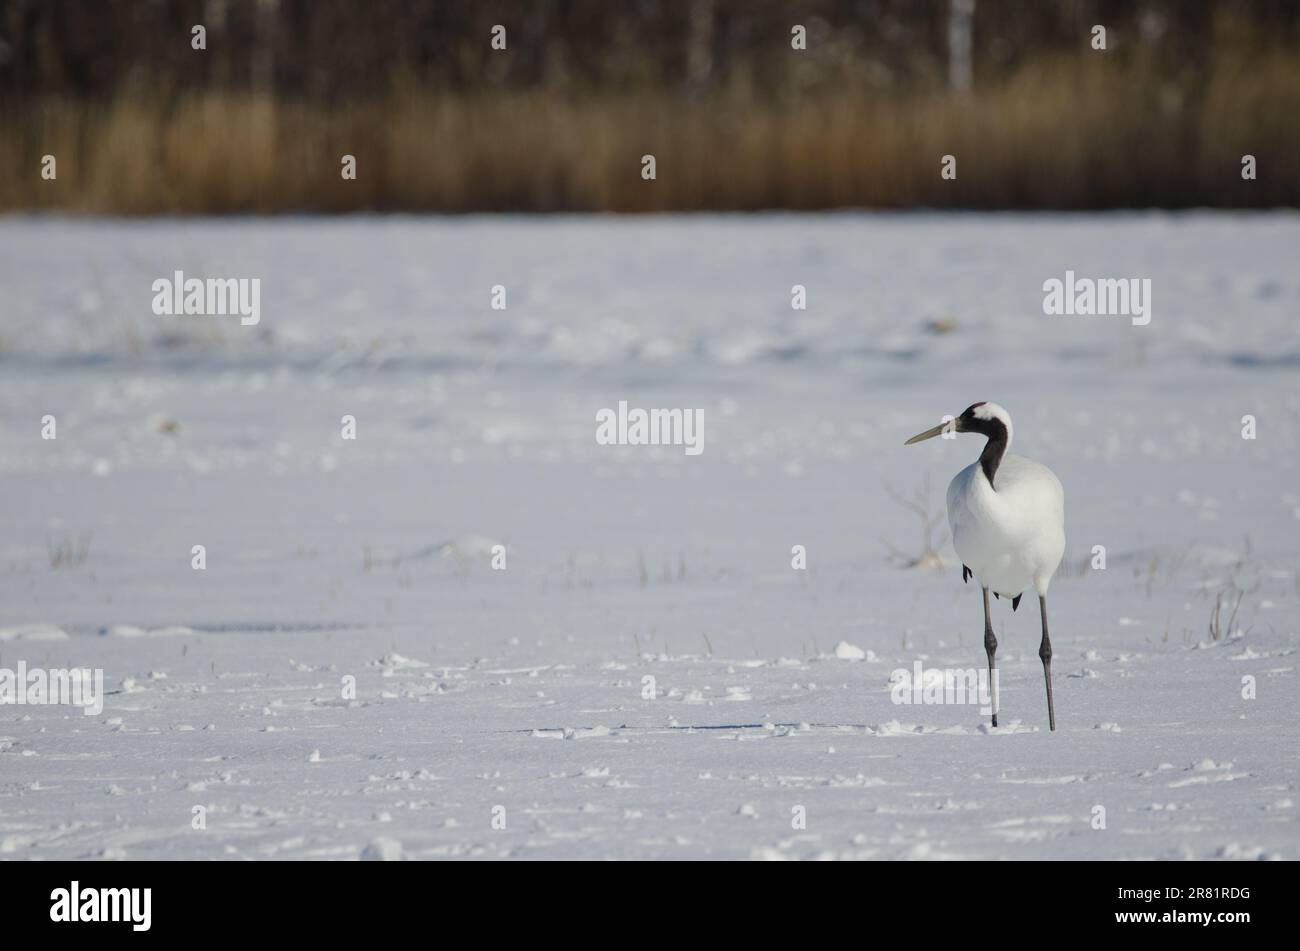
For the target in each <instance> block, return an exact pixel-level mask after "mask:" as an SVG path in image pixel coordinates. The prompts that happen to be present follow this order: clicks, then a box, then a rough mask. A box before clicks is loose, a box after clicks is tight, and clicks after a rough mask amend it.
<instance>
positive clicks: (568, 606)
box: [0, 214, 1300, 859]
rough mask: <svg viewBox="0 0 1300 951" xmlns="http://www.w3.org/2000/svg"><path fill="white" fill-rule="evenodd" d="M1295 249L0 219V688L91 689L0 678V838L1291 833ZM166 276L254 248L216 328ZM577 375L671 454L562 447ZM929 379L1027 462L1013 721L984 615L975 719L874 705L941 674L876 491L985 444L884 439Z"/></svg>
mask: <svg viewBox="0 0 1300 951" xmlns="http://www.w3.org/2000/svg"><path fill="white" fill-rule="evenodd" d="M1297 249H1300V216H1297V215H1294V214H1269V215H1221V214H1196V215H1188V216H1169V215H1159V214H1140V215H1113V216H1094V217H1090V216H1083V217H1057V216H1025V215H989V216H977V215H969V216H960V217H955V216H945V215H937V214H934V215H915V216H868V215H828V216H784V215H781V216H778V215H773V216H759V217H698V218H696V217H686V218H671V217H669V218H632V219H618V218H609V217H594V218H529V219H516V218H467V219H420V218H402V217H395V218H354V219H319V220H315V219H296V220H282V221H255V220H237V219H236V220H171V221H147V222H145V221H142V222H118V221H77V220H61V219H40V218H26V217H8V218H0V445H2V446H3V452H0V487H2V489H3V491H2V492H0V668H10V669H14V668H16V666H17V665H18V664H19V663H20V662H24V663H26V664H27V665H28V666H29V667H41V668H61V667H88V668H101V669H102V670H103V671H104V677H105V688H106V690H108V691H110V694H109V695H108V696H107V697H106V698H105V699H104V708H103V711H102V713H100V714H99V715H95V716H87V715H84V714H83V713H82V712H81V711H80V710H77V709H75V708H72V707H69V706H66V705H65V706H52V705H45V706H22V707H18V706H0V859H27V858H41V859H48V858H127V859H132V858H202V859H236V858H245V859H250V858H252V859H255V858H271V857H278V858H333V859H352V858H357V857H361V856H363V855H368V856H381V857H384V856H387V857H396V856H399V855H400V856H403V857H406V858H441V857H474V858H497V857H514V858H575V857H597V858H606V857H614V858H631V857H649V858H693V857H714V858H750V857H755V858H824V857H830V858H931V859H933V858H1132V859H1165V858H1215V857H1221V858H1229V859H1256V858H1296V857H1298V856H1300V822H1298V821H1297V819H1298V816H1300V809H1298V807H1297V804H1296V802H1295V800H1296V798H1297V788H1296V786H1297V781H1298V779H1300V777H1298V769H1297V765H1298V764H1300V711H1298V709H1297V698H1298V697H1300V690H1298V688H1300V681H1298V678H1297V674H1296V665H1297V654H1296V649H1297V645H1298V644H1300V553H1298V550H1300V546H1298V545H1297V537H1298V536H1300V425H1298V422H1300V270H1298V269H1297V267H1296V264H1297ZM1067 269H1072V270H1074V271H1075V272H1076V273H1078V274H1079V275H1089V276H1095V277H1145V278H1150V279H1151V281H1152V295H1153V296H1152V319H1151V322H1150V324H1149V325H1147V326H1145V327H1141V326H1133V325H1132V323H1131V321H1129V320H1128V319H1124V318H1099V317H1047V316H1044V314H1043V310H1042V301H1043V290H1042V285H1043V282H1044V281H1046V280H1048V279H1050V278H1053V277H1055V278H1062V277H1063V276H1064V274H1065V272H1066V270H1067ZM176 270H183V271H184V272H185V273H186V275H193V276H204V277H210V276H220V277H245V278H259V279H260V280H261V286H262V290H261V322H260V323H259V324H258V325H256V326H241V325H240V323H239V321H238V320H237V319H232V318H203V317H188V318H186V317H170V318H169V317H157V316H154V314H153V313H152V312H151V309H150V302H151V299H152V296H153V294H152V291H151V283H152V282H153V281H154V280H155V279H156V278H160V277H170V276H171V275H172V273H173V272H174V271H176ZM795 284H802V285H805V286H806V288H807V302H808V306H807V310H806V311H796V310H792V308H791V306H790V301H791V286H792V285H795ZM494 285H502V286H504V287H505V288H506V291H507V309H506V310H504V311H501V310H493V309H492V308H491V307H490V306H489V304H490V300H491V289H492V287H493V286H494ZM620 400H627V401H628V402H629V403H630V404H631V405H632V406H640V407H679V408H701V409H703V411H704V424H705V425H704V440H705V442H704V445H705V450H704V452H703V453H702V454H701V455H699V456H693V457H688V456H686V455H685V454H684V452H683V451H682V449H681V448H680V447H622V446H614V447H610V446H601V445H597V443H596V440H595V438H594V433H595V414H596V412H597V410H599V409H601V408H603V407H615V406H617V404H618V402H619V401H620ZM978 400H991V401H997V402H999V403H1001V404H1002V405H1004V406H1005V407H1007V409H1008V410H1010V412H1011V414H1012V415H1013V417H1014V420H1015V424H1016V437H1015V447H1014V451H1016V452H1020V453H1023V454H1025V455H1028V456H1031V457H1033V458H1037V459H1038V460H1040V461H1042V462H1044V463H1046V464H1048V465H1050V466H1051V467H1052V468H1053V469H1055V471H1056V472H1057V474H1058V475H1059V476H1060V478H1061V481H1062V482H1063V483H1064V485H1065V490H1066V518H1067V524H1066V531H1067V539H1068V542H1067V550H1066V558H1065V563H1064V564H1063V565H1062V569H1061V572H1060V574H1059V575H1058V577H1057V580H1056V582H1055V585H1054V587H1053V588H1052V595H1051V598H1050V600H1049V606H1050V607H1051V609H1052V622H1053V623H1052V639H1053V644H1054V646H1055V652H1056V660H1055V664H1054V667H1055V687H1056V706H1057V716H1058V721H1059V722H1058V726H1059V729H1058V730H1057V732H1056V733H1055V734H1051V733H1049V732H1048V730H1047V712H1046V703H1045V699H1044V696H1043V684H1042V668H1041V666H1040V664H1039V661H1038V657H1037V649H1038V640H1039V628H1038V617H1037V609H1036V605H1035V604H1034V603H1033V596H1032V593H1031V594H1030V595H1029V596H1028V597H1027V598H1026V602H1027V603H1026V604H1024V605H1022V606H1023V607H1026V608H1027V610H1025V611H1020V612H1018V613H1016V614H1012V613H1011V610H1010V606H1009V604H1008V603H1007V602H1006V601H1001V602H995V613H994V620H995V627H996V629H997V631H998V637H999V640H1000V642H1001V647H1000V650H999V660H1000V662H1001V667H1002V681H1001V687H1002V697H1001V706H1002V720H1001V722H1002V724H1003V725H1002V727H1001V728H999V729H997V730H991V729H990V728H989V727H988V726H987V717H984V716H982V715H981V714H980V712H979V709H978V707H976V706H973V705H936V704H930V705H899V704H895V703H894V702H892V700H891V692H890V675H891V672H892V671H893V670H895V669H896V668H908V669H910V668H911V667H912V665H913V664H914V663H915V662H916V661H921V662H922V663H923V664H925V665H926V666H930V667H952V668H973V669H978V668H980V667H982V666H983V665H984V660H985V659H984V651H983V645H982V625H983V621H982V614H981V607H980V598H979V592H978V588H977V587H976V586H975V585H974V584H968V585H963V584H962V582H961V568H960V564H959V563H958V562H957V560H956V559H955V556H954V555H953V552H952V550H951V546H950V545H948V544H947V543H946V540H945V539H946V525H944V524H943V520H942V519H940V521H939V528H938V529H937V530H936V532H935V538H934V541H935V544H936V547H939V549H940V552H941V554H942V555H943V559H944V565H943V567H942V568H941V569H934V568H929V567H909V566H908V564H907V562H908V561H909V560H910V559H912V558H916V557H917V556H919V555H921V553H922V548H923V540H922V530H921V521H920V519H919V517H918V516H917V515H916V514H915V513H913V512H912V511H909V509H908V508H907V507H906V506H905V505H903V504H900V500H899V498H897V497H901V498H902V499H903V500H908V499H911V498H912V497H913V495H914V493H916V492H918V491H920V490H921V489H922V488H923V485H924V482H925V480H926V479H927V477H928V479H929V483H930V489H929V506H930V508H931V510H932V511H933V512H936V513H937V512H941V511H942V507H943V493H944V490H945V487H946V485H947V481H948V479H949V478H950V477H951V476H952V475H953V474H954V473H955V472H956V471H957V470H958V469H959V468H961V467H962V466H964V465H966V464H967V463H969V462H971V461H972V460H973V459H974V458H975V457H976V455H977V454H978V453H979V450H980V448H981V446H982V444H983V440H982V439H981V438H979V437H976V436H959V437H957V439H955V440H952V441H949V440H941V439H936V440H933V441H931V442H927V443H925V444H923V445H921V446H914V447H908V448H904V447H903V441H904V440H905V439H906V438H907V437H908V436H911V435H912V434H914V433H917V432H919V431H920V430H922V429H926V428H929V427H930V426H933V425H935V424H936V423H938V422H939V420H940V417H941V416H942V415H943V414H945V413H953V414H956V413H960V412H961V410H962V409H963V408H965V407H966V406H967V405H969V404H970V403H972V402H975V401H978ZM47 415H52V416H53V417H55V421H56V424H57V430H56V433H57V438H55V439H43V438H42V418H43V417H44V416H47ZM345 415H351V416H354V417H355V419H356V428H357V438H356V439H355V440H345V439H343V438H342V437H341V423H340V420H341V418H342V417H343V416H345ZM1246 415H1251V416H1253V417H1255V420H1256V426H1257V438H1255V439H1253V440H1249V439H1243V438H1242V428H1243V423H1242V417H1243V416H1246ZM896 496H897V497H896ZM941 543H942V544H941ZM496 544H501V545H503V546H505V550H506V564H507V567H506V569H505V570H493V568H492V566H491V564H490V561H491V558H492V555H491V551H492V546H493V545H496ZM195 545H203V546H205V549H206V569H205V570H201V571H199V570H194V569H193V568H192V567H191V559H192V554H191V552H192V549H193V546H195ZM794 545H803V546H805V547H806V550H807V570H806V571H797V570H794V569H792V567H791V559H792V556H791V548H792V546H794ZM1097 545H1102V546H1104V547H1105V551H1106V567H1105V569H1104V570H1097V569H1094V568H1093V567H1092V565H1091V562H1092V558H1093V554H1092V553H1093V549H1094V546H1097ZM1216 602H1218V603H1219V604H1220V611H1219V625H1218V626H1219V636H1218V637H1217V638H1215V637H1214V636H1212V633H1211V625H1212V616H1213V615H1214V613H1215V605H1216ZM647 676H649V677H653V678H654V680H653V687H654V694H655V695H654V698H653V699H645V698H644V696H643V691H644V690H645V684H646V683H647V681H646V680H645V679H644V678H646V677H647ZM348 678H354V681H351V680H348ZM1248 678H1253V681H1250V680H1248ZM351 682H355V697H351V696H350V695H348V694H347V692H346V689H345V684H347V683H351ZM1251 682H1253V684H1254V697H1253V699H1247V698H1246V697H1244V696H1243V693H1249V692H1250V691H1249V690H1248V689H1247V687H1246V686H1244V683H1251ZM196 807H202V810H199V811H198V812H197V813H196ZM498 807H499V808H498ZM1097 807H1102V809H1104V819H1105V822H1104V828H1098V827H1097V826H1098V822H1097V817H1098V816H1099V815H1100V814H1101V813H1099V812H1098V810H1097ZM801 810H802V811H801ZM800 814H802V815H804V816H806V822H804V823H802V825H803V826H804V827H803V828H799V827H798V826H800V825H801V823H799V822H798V821H797V820H798V818H799V816H800ZM196 815H199V816H202V817H203V818H204V820H205V825H206V828H201V829H196V828H194V827H193V826H194V825H195V824H196V818H195V817H196ZM494 819H495V820H496V821H495V822H494ZM502 825H504V828H501V827H500V826H502Z"/></svg>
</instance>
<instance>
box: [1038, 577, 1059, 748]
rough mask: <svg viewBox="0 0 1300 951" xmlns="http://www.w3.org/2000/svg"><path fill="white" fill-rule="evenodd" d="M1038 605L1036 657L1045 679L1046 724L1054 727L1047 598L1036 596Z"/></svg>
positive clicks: (1051, 727)
mask: <svg viewBox="0 0 1300 951" xmlns="http://www.w3.org/2000/svg"><path fill="white" fill-rule="evenodd" d="M1038 606H1039V607H1040V608H1041V609H1042V612H1043V642H1042V643H1041V644H1039V645H1038V657H1039V659H1040V660H1042V662H1043V676H1044V677H1045V678H1046V679H1047V725H1048V728H1049V729H1052V730H1055V729H1056V706H1055V705H1054V704H1053V703H1052V641H1051V639H1050V638H1049V637H1048V636H1047V598H1046V597H1045V596H1043V595H1041V594H1040V595H1039V596H1038Z"/></svg>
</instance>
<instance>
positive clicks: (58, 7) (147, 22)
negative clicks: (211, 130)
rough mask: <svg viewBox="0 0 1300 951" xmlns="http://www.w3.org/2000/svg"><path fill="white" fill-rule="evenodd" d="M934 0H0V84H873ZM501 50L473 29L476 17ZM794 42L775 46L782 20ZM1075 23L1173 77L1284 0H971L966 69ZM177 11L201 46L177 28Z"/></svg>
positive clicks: (11, 92)
mask: <svg viewBox="0 0 1300 951" xmlns="http://www.w3.org/2000/svg"><path fill="white" fill-rule="evenodd" d="M950 12H951V10H950V3H949V0H929V2H926V0H803V2H800V3H790V2H788V0H624V2H614V0H527V2H524V0H516V2H506V0H503V2H492V0H0V97H3V98H6V99H8V100H10V101H11V102H12V101H13V100H15V99H19V100H21V99H24V98H27V97H32V96H37V95H59V96H72V97H78V98H95V97H109V96H113V95H116V94H119V93H139V92H150V93H153V94H160V95H162V96H170V95H175V94H178V93H183V92H186V91H189V90H194V89H211V88H214V87H216V88H227V89H234V90H245V89H258V90H262V89H265V90H270V91H272V92H274V93H275V94H277V95H281V96H289V97H296V98H302V99H307V100H312V101H328V102H337V101H340V100H346V99H351V98H364V97H366V96H368V95H372V94H376V93H382V92H384V91H386V90H387V89H388V88H389V87H390V86H391V85H392V84H394V83H397V82H402V81H406V82H414V83H419V84H421V85H424V86H432V87H434V88H440V89H447V90H454V91H457V92H462V93H464V92H470V93H473V92H478V91H482V92H484V93H488V92H492V91H496V90H502V89H519V88H539V87H540V88H544V89H547V90H548V91H553V92H555V93H556V94H560V95H572V96H580V95H583V94H587V93H590V92H592V91H594V90H600V91H617V92H626V91H629V90H653V91H655V92H659V93H664V92H669V93H673V94H679V95H683V96H690V95H695V94H698V93H699V92H701V91H713V90H717V91H729V90H730V91H742V92H744V93H745V94H750V95H754V96H759V97H778V98H779V97H781V96H783V95H786V94H788V93H792V92H799V93H806V92H810V91H811V92H814V93H819V94H827V95H830V94H833V93H834V92H835V91H836V90H837V89H841V88H843V87H844V86H845V85H854V86H863V85H865V86H867V87H870V88H872V89H876V90H879V91H880V92H882V93H886V94H888V93H891V92H893V93H904V92H908V91H913V90H916V89H924V88H927V87H939V86H942V84H943V83H944V82H945V80H946V76H947V72H946V63H947V57H948V22H949V16H950ZM497 23H500V24H503V25H504V26H505V27H506V29H507V36H508V41H509V49H508V52H507V53H505V54H500V53H495V52H493V51H492V50H491V49H490V48H489V43H488V40H489V35H490V31H491V28H492V26H493V25H494V24H497ZM794 23H802V24H803V25H805V26H806V27H807V29H808V54H807V55H806V56H803V57H793V56H791V55H789V54H790V52H791V51H790V28H791V25H792V24H794ZM1094 23H1101V24H1104V25H1106V27H1107V30H1108V34H1109V43H1110V45H1111V47H1112V53H1113V55H1116V56H1121V57H1122V56H1128V55H1135V52H1136V51H1137V50H1138V49H1139V48H1140V49H1141V50H1142V51H1143V55H1153V54H1154V55H1155V56H1156V57H1158V59H1159V62H1160V66H1161V69H1162V70H1163V71H1165V72H1167V73H1168V74H1169V75H1170V76H1171V77H1172V78H1175V79H1178V78H1186V76H1187V74H1188V73H1189V72H1190V73H1194V72H1196V71H1198V70H1199V69H1200V68H1201V67H1202V66H1203V65H1204V63H1205V60H1206V59H1207V58H1208V57H1211V56H1213V55H1214V52H1215V50H1216V48H1218V47H1220V46H1221V45H1222V44H1225V43H1240V42H1250V43H1259V42H1267V43H1275V44H1279V45H1281V44H1287V45H1290V47H1291V48H1292V49H1293V50H1294V49H1295V48H1296V42H1297V37H1298V35H1300V27H1298V23H1300V3H1295V2H1293V0H1196V2H1192V0H1061V2H1050V0H978V2H977V4H976V8H975V11H974V17H973V41H974V42H973V54H974V77H975V85H976V88H977V89H978V88H979V86H980V85H981V84H982V83H988V82H995V81H997V79H998V78H1000V76H1002V75H1005V74H1006V73H1008V72H1010V71H1013V70H1014V69H1015V68H1016V67H1017V66H1018V65H1019V64H1021V63H1022V62H1024V61H1025V60H1026V59H1029V58H1033V57H1038V58H1042V57H1050V56H1052V55H1054V54H1058V53H1059V54H1067V53H1078V52H1079V51H1080V50H1085V49H1086V48H1087V39H1088V31H1089V30H1090V28H1091V26H1092V25H1093V24H1094ZM195 24H202V25H204V26H205V28H206V29H207V49H206V51H205V52H202V53H197V52H195V51H194V50H192V49H191V46H190V30H191V28H192V27H193V26H194V25H195Z"/></svg>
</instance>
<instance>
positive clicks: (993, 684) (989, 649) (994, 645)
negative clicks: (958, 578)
mask: <svg viewBox="0 0 1300 951" xmlns="http://www.w3.org/2000/svg"><path fill="white" fill-rule="evenodd" d="M1043 616H1044V617H1046V616H1047V615H1043ZM984 652H985V653H986V654H988V655H989V698H990V699H991V700H992V701H993V725H994V726H997V725H998V675H997V673H996V671H997V669H998V667H997V661H995V660H994V659H993V655H994V654H996V653H997V652H998V639H997V638H996V637H994V636H993V619H992V618H990V617H989V589H988V588H985V589H984Z"/></svg>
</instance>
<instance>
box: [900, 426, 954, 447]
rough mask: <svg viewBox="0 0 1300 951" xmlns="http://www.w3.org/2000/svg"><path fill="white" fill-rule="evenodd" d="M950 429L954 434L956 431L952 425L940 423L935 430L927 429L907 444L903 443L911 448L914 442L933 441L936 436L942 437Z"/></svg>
mask: <svg viewBox="0 0 1300 951" xmlns="http://www.w3.org/2000/svg"><path fill="white" fill-rule="evenodd" d="M949 429H952V430H953V431H954V432H955V431H956V430H955V429H954V427H953V424H952V423H940V424H939V425H938V426H936V427H934V429H927V430H926V431H925V432H923V433H917V434H916V435H915V436H913V437H912V438H911V439H909V440H908V441H907V442H905V443H903V445H904V446H910V445H912V443H914V442H925V440H927V439H933V438H934V437H935V436H942V435H943V433H944V432H945V431H946V430H949Z"/></svg>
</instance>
